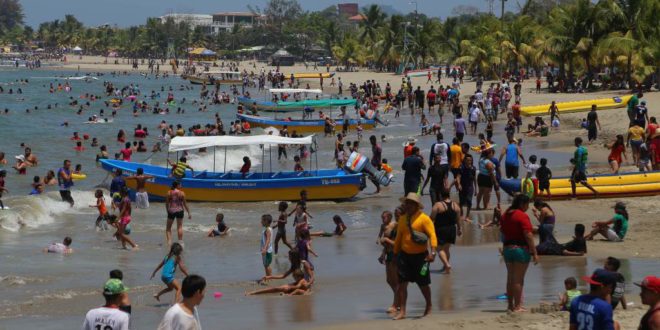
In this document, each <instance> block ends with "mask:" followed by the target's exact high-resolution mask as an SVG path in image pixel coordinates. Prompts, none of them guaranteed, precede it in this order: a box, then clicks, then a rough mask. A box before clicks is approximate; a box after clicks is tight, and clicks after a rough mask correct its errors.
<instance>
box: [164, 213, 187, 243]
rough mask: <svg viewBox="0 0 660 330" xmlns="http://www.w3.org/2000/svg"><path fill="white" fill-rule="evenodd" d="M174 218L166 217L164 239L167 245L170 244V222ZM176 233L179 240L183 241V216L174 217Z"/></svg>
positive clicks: (171, 222) (172, 221)
mask: <svg viewBox="0 0 660 330" xmlns="http://www.w3.org/2000/svg"><path fill="white" fill-rule="evenodd" d="M173 223H174V218H167V225H166V226H165V239H166V240H167V246H170V245H172V224H173ZM176 235H177V238H178V239H179V241H183V218H176Z"/></svg>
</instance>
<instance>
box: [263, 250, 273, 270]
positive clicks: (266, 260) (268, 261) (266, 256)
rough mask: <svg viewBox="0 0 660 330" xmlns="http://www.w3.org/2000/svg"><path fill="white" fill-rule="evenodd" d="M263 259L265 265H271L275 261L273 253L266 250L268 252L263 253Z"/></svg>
mask: <svg viewBox="0 0 660 330" xmlns="http://www.w3.org/2000/svg"><path fill="white" fill-rule="evenodd" d="M261 261H262V262H263V264H264V267H270V264H271V263H272V262H273V253H271V252H266V254H262V255H261Z"/></svg>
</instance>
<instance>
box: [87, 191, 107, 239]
mask: <svg viewBox="0 0 660 330" xmlns="http://www.w3.org/2000/svg"><path fill="white" fill-rule="evenodd" d="M94 197H96V204H94V205H90V206H89V207H96V208H97V209H98V210H99V216H98V217H97V218H96V228H98V229H100V230H108V208H107V207H106V206H105V198H103V190H101V189H97V190H96V192H95V193H94Z"/></svg>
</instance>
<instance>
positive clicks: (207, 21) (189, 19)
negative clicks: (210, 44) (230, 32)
mask: <svg viewBox="0 0 660 330" xmlns="http://www.w3.org/2000/svg"><path fill="white" fill-rule="evenodd" d="M168 19H172V20H173V21H174V23H176V24H179V23H182V22H185V23H188V24H189V25H190V28H191V29H195V28H197V27H198V26H200V27H202V30H203V31H204V32H206V33H213V31H212V29H211V25H212V24H213V16H212V15H205V14H167V15H164V16H161V17H160V20H161V22H163V23H165V21H167V20H168Z"/></svg>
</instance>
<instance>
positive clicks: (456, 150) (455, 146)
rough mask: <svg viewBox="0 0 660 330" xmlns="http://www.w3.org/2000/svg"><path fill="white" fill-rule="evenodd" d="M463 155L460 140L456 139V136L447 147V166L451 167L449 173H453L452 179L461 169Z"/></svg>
mask: <svg viewBox="0 0 660 330" xmlns="http://www.w3.org/2000/svg"><path fill="white" fill-rule="evenodd" d="M464 156H465V155H464V154H463V148H461V143H460V141H458V138H454V139H453V140H452V145H451V147H449V167H450V168H451V174H453V175H454V179H456V176H457V175H458V173H459V172H460V171H461V164H463V157H464Z"/></svg>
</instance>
